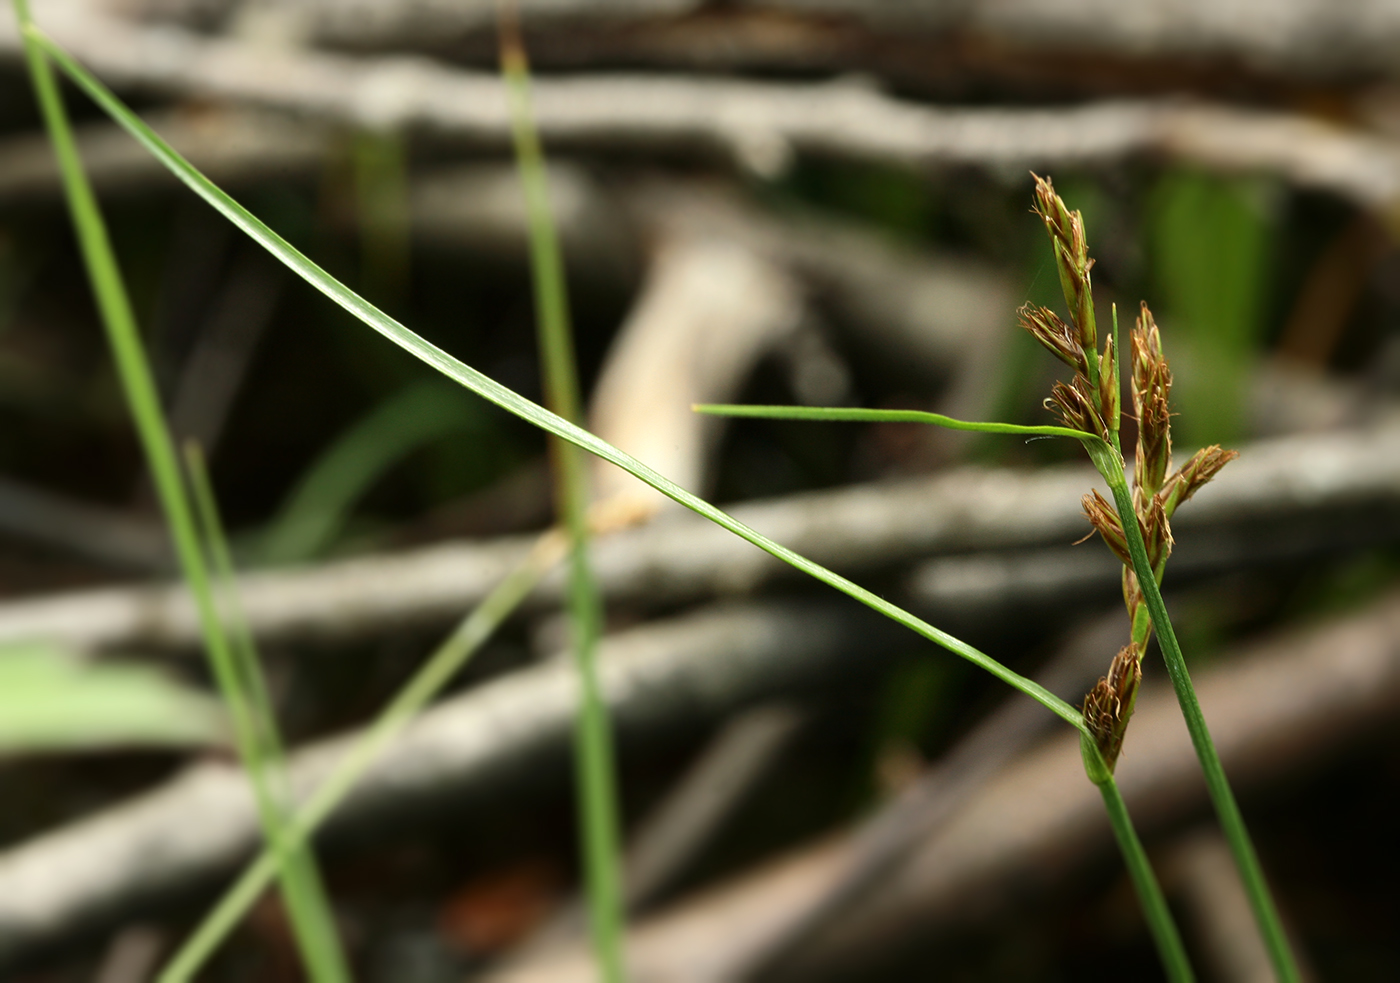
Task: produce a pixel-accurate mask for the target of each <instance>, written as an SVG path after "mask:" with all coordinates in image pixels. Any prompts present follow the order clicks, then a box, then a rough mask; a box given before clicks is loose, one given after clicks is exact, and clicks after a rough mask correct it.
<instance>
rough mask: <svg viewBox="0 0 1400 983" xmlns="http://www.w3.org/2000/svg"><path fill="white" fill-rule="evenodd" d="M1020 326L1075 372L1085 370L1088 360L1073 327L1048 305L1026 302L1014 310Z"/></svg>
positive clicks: (1086, 369)
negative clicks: (1042, 305)
mask: <svg viewBox="0 0 1400 983" xmlns="http://www.w3.org/2000/svg"><path fill="white" fill-rule="evenodd" d="M1016 314H1017V318H1018V319H1019V321H1020V323H1021V327H1023V328H1025V329H1026V330H1027V331H1029V332H1030V333H1031V337H1033V338H1035V340H1036V341H1038V342H1040V343H1041V344H1042V345H1043V346H1045V347H1046V348H1047V349H1049V351H1050V353H1051V354H1052V355H1054V356H1055V357H1056V358H1058V359H1059V360H1060V361H1062V362H1064V363H1065V364H1066V365H1068V366H1069V367H1070V368H1072V369H1074V371H1075V372H1087V371H1088V361H1087V357H1086V356H1085V354H1084V349H1083V348H1082V347H1080V344H1079V338H1078V337H1077V335H1076V333H1075V330H1074V328H1072V327H1070V326H1069V325H1068V324H1066V323H1065V322H1064V321H1063V320H1061V319H1060V316H1059V315H1058V314H1056V313H1055V312H1054V311H1052V310H1050V309H1049V308H1048V307H1037V306H1035V305H1033V304H1026V305H1024V306H1023V307H1022V308H1021V309H1020V310H1018V311H1017V312H1016Z"/></svg>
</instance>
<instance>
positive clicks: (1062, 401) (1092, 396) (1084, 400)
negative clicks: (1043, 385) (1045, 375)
mask: <svg viewBox="0 0 1400 983" xmlns="http://www.w3.org/2000/svg"><path fill="white" fill-rule="evenodd" d="M1045 408H1046V409H1048V410H1050V411H1051V412H1052V413H1055V414H1057V415H1058V416H1059V418H1060V421H1061V422H1062V423H1064V425H1065V426H1067V427H1069V428H1070V429H1072V430H1083V431H1086V432H1088V433H1093V434H1098V435H1099V436H1100V437H1103V436H1106V435H1107V428H1106V427H1105V426H1104V422H1103V417H1102V416H1101V415H1100V408H1099V394H1098V393H1096V392H1093V391H1092V390H1091V389H1090V387H1089V380H1088V379H1086V378H1084V376H1082V375H1078V374H1076V375H1075V377H1074V378H1073V379H1071V380H1070V381H1069V382H1057V383H1055V386H1054V388H1053V389H1051V390H1050V398H1049V399H1047V400H1046V401H1045Z"/></svg>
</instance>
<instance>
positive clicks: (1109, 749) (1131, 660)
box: [1084, 645, 1142, 771]
mask: <svg viewBox="0 0 1400 983" xmlns="http://www.w3.org/2000/svg"><path fill="white" fill-rule="evenodd" d="M1141 683H1142V652H1141V650H1140V649H1138V648H1137V647H1136V646H1133V645H1125V646H1123V648H1122V649H1120V650H1119V652H1118V654H1117V655H1115V656H1114V657H1113V662H1112V663H1110V665H1109V667H1108V675H1107V676H1104V677H1103V678H1102V679H1100V680H1099V681H1098V682H1097V683H1095V684H1094V688H1093V689H1091V690H1089V693H1088V695H1087V696H1085V697H1084V722H1085V723H1086V724H1087V725H1088V726H1089V732H1090V733H1091V734H1093V736H1094V743H1095V744H1097V745H1098V749H1099V754H1101V755H1102V756H1103V760H1104V764H1106V765H1108V770H1109V771H1113V769H1114V767H1115V766H1116V765H1117V763H1118V756H1119V754H1120V753H1122V750H1123V738H1124V736H1125V735H1126V733H1127V730H1128V721H1129V720H1130V719H1132V716H1133V705H1134V704H1135V703H1136V702H1137V691H1138V686H1139V685H1140V684H1141Z"/></svg>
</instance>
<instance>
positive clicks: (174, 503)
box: [14, 0, 349, 983]
mask: <svg viewBox="0 0 1400 983" xmlns="http://www.w3.org/2000/svg"><path fill="white" fill-rule="evenodd" d="M14 6H15V12H16V15H17V16H18V18H19V21H20V23H21V24H27V23H29V22H30V17H29V9H28V4H27V2H26V0H15V4H14ZM25 56H26V59H27V62H28V66H29V72H30V78H31V80H32V83H33V85H34V91H35V95H36V97H37V99H38V102H39V109H40V112H41V114H42V116H43V118H44V122H45V125H46V127H47V129H48V132H49V139H50V142H51V143H52V146H53V149H54V153H55V155H56V156H57V158H58V163H59V169H60V172H61V175H62V178H63V184H64V189H65V192H66V196H67V199H68V205H69V210H70V213H71V216H72V220H73V226H74V230H75V232H76V235H77V239H78V244H79V247H80V249H81V252H82V256H83V260H84V263H85V265H86V267H87V271H88V278H89V281H90V282H91V285H92V289H93V293H94V295H95V296H96V300H97V306H98V310H99V312H100V314H101V318H102V322H103V325H104V327H105V329H106V333H107V340H108V344H109V346H110V348H111V350H112V354H113V357H114V360H115V362H116V366H117V373H118V376H119V378H120V380H121V385H122V389H123V392H124V394H125V396H126V400H127V404H128V406H129V408H130V410H131V414H132V417H133V419H134V420H135V423H136V428H137V431H138V435H139V437H140V440H141V445H142V448H143V450H144V451H145V455H146V461H147V464H148V466H149V468H150V471H151V475H152V478H153V479H154V484H155V487H156V491H157V494H158V497H159V499H160V503H161V506H162V509H163V511H164V513H165V518H166V524H167V526H168V528H169V530H170V536H171V540H172V542H173V544H174V546H175V552H176V555H177V558H178V560H179V563H180V568H181V571H182V573H183V574H184V577H185V581H186V583H187V584H188V585H189V588H190V592H191V594H192V595H193V596H194V602H195V608H196V611H197V613H198V618H199V624H200V628H201V632H202V635H203V640H204V646H205V651H206V653H207V655H208V657H209V663H210V667H211V669H212V672H213V675H214V678H215V681H216V683H217V684H218V687H219V690H220V693H221V695H222V697H223V699H224V701H225V703H226V704H227V706H228V710H229V716H230V718H231V719H232V721H233V730H234V737H235V742H236V744H237V747H238V751H239V754H240V757H241V758H242V760H243V762H244V764H245V766H246V767H247V769H248V773H249V775H250V778H251V780H252V785H253V790H254V797H255V800H256V802H257V805H258V814H259V817H260V819H261V821H262V824H263V828H264V833H265V835H266V836H267V837H268V839H269V840H271V841H273V842H276V841H277V840H278V838H279V837H280V836H281V835H282V832H283V830H284V829H285V827H286V820H287V815H286V811H285V810H284V809H283V808H282V807H281V805H280V804H279V799H278V796H277V794H276V785H277V776H276V771H277V753H276V749H277V746H278V745H277V739H276V722H275V721H274V720H273V718H272V716H271V713H270V709H269V706H268V701H267V700H266V690H265V686H264V684H263V681H262V676H261V670H260V668H259V667H258V665H257V662H256V659H255V658H253V659H252V660H251V661H250V660H249V659H247V658H240V657H239V653H238V647H237V646H235V645H234V644H232V642H231V639H230V635H229V632H228V631H227V628H226V625H225V623H224V621H223V619H222V618H221V612H220V604H219V602H218V600H217V598H216V592H215V589H214V583H213V579H212V577H211V575H210V549H211V548H210V545H209V542H208V540H207V539H205V538H204V537H203V536H201V530H200V528H199V523H198V521H197V519H196V514H195V509H194V508H193V507H192V506H191V502H190V497H189V495H188V493H187V490H186V488H185V485H184V483H183V481H182V478H181V473H180V467H179V463H178V460H177V457H176V454H175V448H174V443H173V441H172V440H171V437H170V431H169V428H168V427H167V425H166V422H165V418H164V415H163V412H162V410H161V406H160V399H159V396H158V395H157V392H156V387H155V382H154V378H153V376H152V373H151V368H150V364H149V362H148V360H147V358H146V353H145V350H144V347H143V345H142V342H141V337H140V333H139V332H138V330H137V327H136V318H135V315H134V314H133V312H132V308H131V302H130V300H129V298H128V296H127V292H126V288H125V285H124V283H123V281H122V277H121V272H120V270H119V268H118V265H117V261H116V257H115V255H114V254H113V251H112V247H111V242H110V240H109V238H108V235H107V228H106V224H105V222H104V220H103V218H102V213H101V211H100V209H99V208H98V205H97V200H96V198H95V196H94V195H93V192H92V188H91V186H90V185H89V183H88V181H87V177H86V175H85V173H84V172H83V168H82V163H81V161H80V159H79V157H78V153H77V147H76V145H75V143H74V140H73V132H72V128H71V126H70V124H69V121H68V117H67V113H66V110H65V109H64V106H63V102H62V96H61V94H60V93H59V89H58V83H57V79H56V78H55V76H54V74H53V71H52V67H51V66H50V64H49V61H48V59H47V58H46V57H45V55H44V54H43V52H42V51H41V50H40V49H39V47H38V46H37V45H36V44H34V43H33V41H32V40H30V39H28V38H26V41H25ZM280 873H281V885H282V891H283V897H284V900H285V902H286V906H287V913H288V916H289V919H290V921H291V925H292V930H293V935H294V936H295V938H296V941H297V944H298V947H299V950H300V952H301V956H302V959H303V961H304V962H305V964H306V967H307V970H308V972H309V974H310V976H311V978H312V979H313V980H315V981H316V983H344V981H347V980H348V979H349V971H348V969H347V968H346V964H345V959H344V956H343V954H342V951H341V946H340V940H339V937H338V934H337V932H336V929H335V923H334V916H333V914H332V912H331V908H330V904H329V902H328V900H327V898H326V895H325V891H324V889H323V888H322V886H321V883H320V879H319V876H318V874H317V872H316V868H315V864H314V861H313V860H312V858H311V855H310V853H309V852H308V851H307V849H306V848H305V847H304V846H302V847H298V848H297V849H295V850H292V851H289V852H288V854H287V864H286V866H285V867H284V868H283V870H282V871H281V872H280Z"/></svg>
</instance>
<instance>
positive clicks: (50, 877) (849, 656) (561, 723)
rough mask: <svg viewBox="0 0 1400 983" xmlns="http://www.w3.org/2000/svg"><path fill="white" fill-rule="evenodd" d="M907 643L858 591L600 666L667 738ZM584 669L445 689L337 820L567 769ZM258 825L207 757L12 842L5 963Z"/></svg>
mask: <svg viewBox="0 0 1400 983" xmlns="http://www.w3.org/2000/svg"><path fill="white" fill-rule="evenodd" d="M907 643H908V636H907V635H906V633H904V632H903V631H902V630H901V629H899V628H898V627H896V626H893V625H891V624H890V623H889V622H886V621H884V620H882V619H879V618H876V617H874V616H873V615H868V614H866V613H865V612H864V611H863V610H862V609H857V608H854V607H853V606H850V605H845V604H832V603H830V602H827V603H824V604H822V605H819V606H818V605H809V604H781V603H764V604H752V605H734V606H728V607H721V608H716V609H713V610H710V611H705V612H701V613H699V614H693V615H688V616H686V617H682V618H677V619H674V620H673V621H670V622H665V623H654V624H651V625H648V626H646V627H643V628H638V629H635V630H633V631H630V632H626V633H623V634H620V635H616V636H612V637H610V638H608V639H606V640H604V642H603V644H602V646H601V650H600V655H601V662H600V665H601V667H602V682H603V688H604V691H605V695H606V698H607V700H608V704H609V707H610V712H611V714H612V718H613V720H614V722H615V724H616V726H617V728H618V732H619V736H620V738H621V739H624V740H625V739H626V738H627V737H628V735H632V734H638V735H640V734H645V735H646V739H647V740H648V741H656V740H659V739H664V738H665V736H666V735H667V734H668V733H670V734H676V733H678V732H684V731H686V730H688V729H694V728H695V727H696V726H697V725H698V724H701V723H704V722H708V721H711V720H714V719H716V718H718V717H722V716H724V715H726V714H727V713H730V712H732V711H733V710H734V709H736V708H738V707H741V706H743V705H745V704H747V703H750V702H753V701H757V700H762V699H764V698H767V697H771V696H776V695H779V694H782V695H785V696H786V695H790V694H791V693H792V692H794V691H795V690H800V689H802V688H803V687H805V686H811V685H813V684H814V683H817V682H819V681H820V680H821V679H822V678H823V677H825V678H828V679H829V678H830V677H832V676H834V675H838V674H840V673H843V672H860V671H869V669H870V668H872V667H873V666H875V665H877V664H878V656H879V655H880V653H881V652H887V651H890V650H891V649H893V648H894V647H895V646H896V645H899V644H907ZM872 656H874V657H875V658H874V659H872ZM573 678H574V677H573V675H572V670H571V668H570V667H569V665H568V663H567V661H566V660H562V659H556V660H549V661H547V662H545V663H543V664H541V665H538V666H536V667H533V668H530V669H526V670H523V671H521V672H517V673H514V674H512V675H509V676H506V677H504V678H501V679H498V680H496V681H493V682H489V683H486V684H483V685H481V686H479V687H476V688H474V689H472V690H469V691H468V692H466V693H463V694H462V695H459V696H456V697H452V698H449V699H447V700H444V701H443V702H442V703H440V704H438V705H437V706H435V707H434V708H433V709H431V710H429V711H427V712H426V713H424V714H423V715H422V716H421V717H420V718H419V719H418V720H416V721H415V722H414V723H413V724H412V725H411V726H410V728H409V729H408V731H407V732H406V733H405V734H404V736H403V737H402V738H401V739H400V740H399V741H398V742H397V743H396V744H395V745H394V746H393V748H392V749H391V750H390V751H388V752H387V753H386V754H385V756H384V757H383V758H382V759H381V760H380V762H379V763H378V764H377V765H376V766H375V767H374V768H373V769H372V770H371V771H370V773H369V774H368V775H367V776H366V778H365V779H364V781H363V782H362V783H361V784H360V786H359V787H358V788H357V789H356V790H355V792H353V793H352V794H351V796H350V797H349V799H348V800H347V801H346V802H345V803H344V804H343V805H342V806H341V809H340V810H339V812H338V813H337V815H336V817H335V818H333V819H332V821H331V823H330V828H329V830H328V832H329V833H331V835H334V834H335V832H336V830H340V831H344V830H345V829H346V828H347V827H350V826H363V825H365V824H369V823H379V822H388V821H392V820H395V819H398V820H402V819H403V818H404V817H405V816H412V815H421V814H422V813H423V812H425V811H430V810H434V809H441V808H443V807H444V806H445V805H447V804H449V803H452V802H460V801H462V800H480V799H481V798H483V797H487V796H491V795H494V794H498V793H500V792H501V791H502V790H503V789H505V788H509V787H510V785H511V783H513V782H519V781H521V780H523V779H525V776H538V775H539V774H540V773H541V771H542V770H548V769H556V770H557V771H558V772H561V773H562V772H563V771H564V768H565V765H566V763H567V761H568V754H567V748H568V742H569V740H570V734H571V732H572V731H571V728H572V721H573V715H574V712H575V709H574V702H575V697H574V692H575V691H574V682H573ZM354 739H355V735H353V734H351V735H346V736H343V737H337V738H333V739H330V740H325V741H321V742H318V743H316V744H314V745H312V746H310V747H308V748H305V749H303V750H301V751H299V752H297V753H295V754H293V755H292V756H291V758H290V762H289V770H290V774H291V778H292V783H293V785H294V786H295V787H296V788H297V789H299V790H300V792H301V793H302V794H305V793H306V792H307V791H309V789H310V788H311V787H313V786H314V785H315V784H316V783H318V782H319V781H320V780H321V779H322V778H323V777H324V776H325V775H326V774H327V773H328V772H329V771H330V769H331V767H332V766H333V764H334V763H335V762H336V760H337V759H338V758H339V757H340V756H341V755H342V754H344V753H345V751H346V749H347V748H348V747H349V746H350V745H351V743H352V742H353V741H354ZM258 835H259V833H258V824H257V817H256V813H255V811H254V808H253V802H252V798H251V795H250V794H249V790H248V786H247V783H246V781H245V779H244V777H243V775H242V773H241V772H240V771H239V770H237V769H236V768H234V767H232V766H230V765H227V764H217V763H208V764H201V765H197V766H195V767H193V768H190V769H189V770H187V771H186V772H184V773H183V774H182V775H180V776H178V777H176V778H175V779H173V780H171V781H169V782H167V783H166V784H164V785H162V786H160V787H158V788H156V789H154V790H152V791H150V792H147V793H145V794H143V795H140V796H137V797H136V798H134V799H131V800H129V801H127V802H126V803H124V804H121V805H118V806H115V807H112V808H109V809H106V810H104V811H102V812H100V813H98V814H97V815H95V816H92V817H90V818H88V819H84V820H80V821H79V822H76V823H73V824H71V825H69V826H66V827H63V828H60V829H57V830H54V831H51V832H46V833H43V834H41V835H40V836H38V837H36V838H35V839H33V840H30V841H29V842H27V843H24V844H21V845H19V846H16V847H12V848H10V849H9V850H6V851H4V852H3V853H0V963H2V962H5V961H9V960H13V959H15V958H18V957H19V956H21V955H22V954H23V953H24V952H26V951H31V950H32V949H33V948H34V947H35V946H38V945H41V944H44V943H47V942H52V941H54V940H55V939H58V938H60V937H64V936H66V935H69V934H72V933H77V932H82V931H84V930H88V929H91V928H94V927H96V926H99V925H102V924H105V923H108V922H109V921H111V920H112V919H116V918H121V919H130V918H132V917H134V913H135V912H137V911H139V910H141V909H143V908H147V907H149V906H151V905H153V904H154V903H156V902H157V901H159V900H160V899H162V898H165V897H169V896H170V894H171V893H172V892H179V891H188V890H190V889H192V888H198V887H201V886H208V885H209V884H210V882H211V881H212V879H214V878H216V877H218V876H219V875H221V874H224V873H227V872H228V871H229V870H230V869H231V868H232V867H233V866H234V865H235V864H237V863H238V862H239V861H240V860H242V859H243V858H245V857H246V856H247V855H248V854H249V853H250V852H251V851H252V849H253V848H254V847H255V846H256V845H257V843H258Z"/></svg>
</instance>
